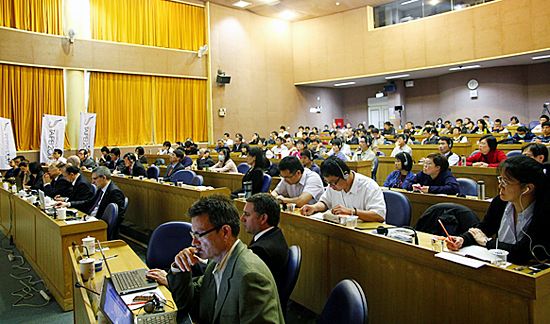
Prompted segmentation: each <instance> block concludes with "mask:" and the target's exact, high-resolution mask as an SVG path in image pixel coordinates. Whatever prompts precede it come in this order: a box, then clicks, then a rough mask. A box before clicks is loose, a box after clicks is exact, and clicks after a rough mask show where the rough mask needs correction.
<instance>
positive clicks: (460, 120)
mask: <svg viewBox="0 0 550 324" xmlns="http://www.w3.org/2000/svg"><path fill="white" fill-rule="evenodd" d="M458 122H460V123H461V124H462V123H464V121H463V120H462V118H457V119H456V120H455V123H458Z"/></svg>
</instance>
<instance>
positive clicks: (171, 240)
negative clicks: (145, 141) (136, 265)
mask: <svg viewBox="0 0 550 324" xmlns="http://www.w3.org/2000/svg"><path fill="white" fill-rule="evenodd" d="M189 232H191V224H190V223H186V222H168V223H164V224H160V225H159V226H158V227H157V228H155V230H154V231H153V233H152V234H151V238H150V239H149V245H147V261H146V263H147V266H148V267H149V268H151V269H152V268H159V269H168V268H170V264H172V262H173V261H174V257H175V256H176V254H178V252H180V251H181V250H183V249H184V248H186V247H189V246H191V241H192V238H191V235H189Z"/></svg>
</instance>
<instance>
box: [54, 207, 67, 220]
mask: <svg viewBox="0 0 550 324" xmlns="http://www.w3.org/2000/svg"><path fill="white" fill-rule="evenodd" d="M56 213H57V219H60V220H64V219H66V218H67V208H64V207H61V208H58V209H57V212H56Z"/></svg>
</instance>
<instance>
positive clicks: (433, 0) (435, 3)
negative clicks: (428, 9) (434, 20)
mask: <svg viewBox="0 0 550 324" xmlns="http://www.w3.org/2000/svg"><path fill="white" fill-rule="evenodd" d="M440 1H441V0H430V2H429V4H430V5H431V6H436V5H438V4H439V2H440Z"/></svg>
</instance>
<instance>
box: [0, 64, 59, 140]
mask: <svg viewBox="0 0 550 324" xmlns="http://www.w3.org/2000/svg"><path fill="white" fill-rule="evenodd" d="M0 69H1V74H0V117H4V118H9V119H11V122H12V126H13V131H14V136H15V145H16V147H17V150H38V149H40V136H41V131H42V116H43V115H44V114H50V115H58V116H65V100H64V94H63V70H60V69H46V68H35V67H25V66H16V65H6V64H0ZM65 147H70V145H69V142H68V138H67V136H65Z"/></svg>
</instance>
